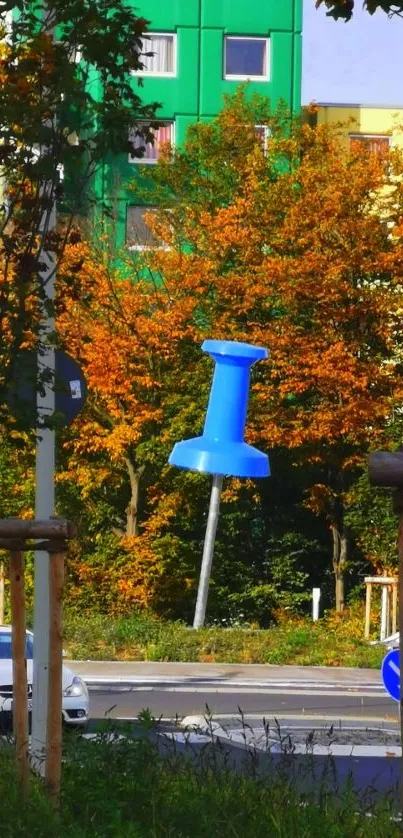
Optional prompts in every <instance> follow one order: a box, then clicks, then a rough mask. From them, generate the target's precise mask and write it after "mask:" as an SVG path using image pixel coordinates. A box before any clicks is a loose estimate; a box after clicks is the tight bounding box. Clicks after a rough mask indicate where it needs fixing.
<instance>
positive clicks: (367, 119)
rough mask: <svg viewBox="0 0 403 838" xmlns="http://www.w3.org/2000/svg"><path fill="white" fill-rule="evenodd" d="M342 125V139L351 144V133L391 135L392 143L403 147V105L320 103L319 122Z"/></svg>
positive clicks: (319, 123) (320, 123) (321, 123)
mask: <svg viewBox="0 0 403 838" xmlns="http://www.w3.org/2000/svg"><path fill="white" fill-rule="evenodd" d="M335 123H336V124H337V123H341V125H340V140H341V142H344V143H345V144H346V147H347V146H348V144H349V135H350V134H364V135H368V136H381V137H384V136H390V145H391V146H392V147H393V146H395V147H398V148H401V149H403V107H401V108H377V107H371V106H364V105H338V104H334V105H333V104H323V105H321V104H319V105H318V114H317V124H318V125H324V124H335Z"/></svg>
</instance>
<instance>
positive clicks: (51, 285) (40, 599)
mask: <svg viewBox="0 0 403 838" xmlns="http://www.w3.org/2000/svg"><path fill="white" fill-rule="evenodd" d="M51 215H52V218H51V225H53V224H54V223H55V220H56V210H55V206H54V207H53V212H52V214H51ZM49 227H50V225H48V228H49ZM40 258H41V261H42V262H43V263H44V265H45V266H46V267H45V268H44V270H43V271H42V272H41V278H42V282H43V287H44V288H45V290H46V296H47V298H48V299H49V300H53V299H54V293H55V256H54V254H53V253H49V252H46V251H43V252H42V254H41V257H40ZM53 331H54V319H53V317H47V316H46V313H44V320H43V325H42V331H41V337H42V341H41V342H42V344H43V352H42V353H41V354H38V369H39V371H40V372H42V373H43V371H44V370H46V372H48V374H49V377H51V378H52V381H50V382H49V384H45V387H44V395H41V393H40V392H38V393H37V415H38V417H42V418H45V417H46V418H48V417H49V416H51V415H52V414H53V413H54V409H55V393H54V390H53V386H52V385H53V378H54V371H55V350H54V347H53V346H52V345H51V343H49V341H48V338H49V335H50V334H51V333H52V332H53ZM54 474H55V432H54V431H53V430H52V429H51V428H43V427H38V428H37V431H36V495H35V517H36V518H37V519H40V520H42V521H45V520H48V519H49V518H51V517H52V516H53V515H54V511H55V484H54ZM49 619H50V617H49V556H48V554H47V553H46V552H44V551H42V550H37V551H36V552H35V580H34V662H33V692H32V759H33V764H34V766H35V768H36V770H37V771H38V772H39V773H41V774H43V773H44V771H45V753H46V727H47V713H48V669H49Z"/></svg>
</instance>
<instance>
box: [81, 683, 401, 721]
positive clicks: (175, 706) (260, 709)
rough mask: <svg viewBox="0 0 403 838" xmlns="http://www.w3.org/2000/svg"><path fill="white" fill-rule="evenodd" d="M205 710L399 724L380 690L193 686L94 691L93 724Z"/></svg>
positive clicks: (394, 709)
mask: <svg viewBox="0 0 403 838" xmlns="http://www.w3.org/2000/svg"><path fill="white" fill-rule="evenodd" d="M206 706H208V708H209V710H210V711H211V713H212V714H213V715H214V716H216V715H217V716H221V717H222V716H225V715H236V714H237V713H238V712H239V711H238V708H239V707H240V708H241V709H242V711H243V712H244V713H245V715H246V716H255V718H259V717H260V718H263V716H266V717H272V716H275V715H278V716H280V717H284V716H286V715H289V716H293V717H300V716H303V715H306V716H310V717H311V716H318V717H320V718H326V719H329V720H330V721H332V722H334V721H336V722H337V720H339V719H344V718H351V719H360V720H362V721H364V720H374V721H375V720H377V721H385V722H387V721H392V722H397V721H398V706H397V704H396V703H395V702H394V701H392V700H391V699H390V698H388V697H387V696H386V694H384V693H382V692H381V691H379V692H376V691H371V690H363V691H360V690H357V691H351V690H349V691H345V692H343V691H341V690H321V689H315V690H313V689H303V687H301V689H298V688H297V687H296V688H294V689H284V688H280V687H279V688H277V690H276V689H265V688H261V689H249V688H248V689H247V688H241V689H237V688H236V687H235V686H234V687H232V688H229V687H226V688H222V687H206V686H205V685H204V684H200V685H197V684H195V685H193V686H192V687H190V686H187V685H186V686H179V687H173V686H167V685H164V684H158V685H155V686H152V687H151V686H149V685H147V686H138V685H134V686H133V685H120V686H119V685H117V684H116V685H115V684H110V685H107V686H105V685H104V686H97V687H94V686H92V687H90V713H91V718H92V719H101V718H105V717H107V718H115V719H119V718H120V719H122V718H123V719H130V718H133V717H136V716H137V715H138V713H139V712H140V711H141V710H142V709H144V708H149V709H150V710H151V712H152V713H153V715H154V716H156V717H160V716H162V717H163V718H170V719H172V718H175V717H176V716H179V717H183V716H188V715H200V714H204V713H205V712H206Z"/></svg>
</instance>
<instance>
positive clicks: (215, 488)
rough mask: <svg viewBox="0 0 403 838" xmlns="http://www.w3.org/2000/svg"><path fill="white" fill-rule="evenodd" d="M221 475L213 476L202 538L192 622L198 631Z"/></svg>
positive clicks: (200, 623)
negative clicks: (202, 546) (203, 536)
mask: <svg viewBox="0 0 403 838" xmlns="http://www.w3.org/2000/svg"><path fill="white" fill-rule="evenodd" d="M223 479H224V478H223V476H222V475H221V474H214V475H213V485H212V489H211V496H210V507H209V513H208V518H207V527H206V535H205V538H204V548H203V558H202V563H201V570H200V579H199V589H198V591H197V601H196V610H195V616H194V621H193V628H195V629H198V628H201V627H202V626H203V625H204V618H205V616H206V607H207V597H208V589H209V584H210V575H211V565H212V563H213V555H214V542H215V536H216V532H217V524H218V516H219V514H220V497H221V490H222V484H223Z"/></svg>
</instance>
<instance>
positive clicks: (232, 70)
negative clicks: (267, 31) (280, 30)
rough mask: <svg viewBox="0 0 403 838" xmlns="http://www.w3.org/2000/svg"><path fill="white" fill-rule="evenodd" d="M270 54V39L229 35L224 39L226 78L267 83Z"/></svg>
mask: <svg viewBox="0 0 403 838" xmlns="http://www.w3.org/2000/svg"><path fill="white" fill-rule="evenodd" d="M269 52H270V44H269V39H268V38H247V37H238V36H233V35H228V36H227V37H225V39H224V78H226V79H255V80H256V81H267V80H268V78H269Z"/></svg>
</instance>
